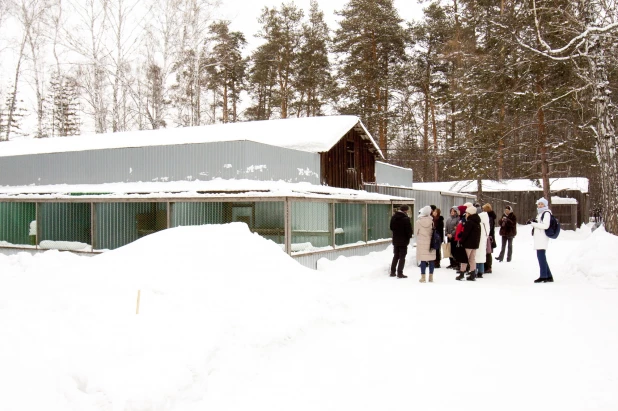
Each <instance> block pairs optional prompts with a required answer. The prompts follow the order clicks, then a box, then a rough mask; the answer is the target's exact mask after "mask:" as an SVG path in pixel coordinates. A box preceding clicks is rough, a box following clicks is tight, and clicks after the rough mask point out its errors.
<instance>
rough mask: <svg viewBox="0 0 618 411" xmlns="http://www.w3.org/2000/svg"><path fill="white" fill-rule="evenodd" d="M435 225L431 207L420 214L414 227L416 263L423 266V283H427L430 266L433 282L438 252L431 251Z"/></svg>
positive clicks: (423, 209) (430, 275)
mask: <svg viewBox="0 0 618 411" xmlns="http://www.w3.org/2000/svg"><path fill="white" fill-rule="evenodd" d="M433 229H434V224H433V217H432V216H431V207H430V206H425V207H423V208H421V211H420V212H419V216H418V220H416V224H415V225H414V230H415V232H414V235H415V237H416V262H417V263H419V262H420V264H421V279H420V280H419V281H420V282H421V283H424V282H425V270H426V269H427V266H428V265H429V282H430V283H432V282H433V270H434V267H435V266H434V262H435V260H436V250H433V249H431V236H432V234H433Z"/></svg>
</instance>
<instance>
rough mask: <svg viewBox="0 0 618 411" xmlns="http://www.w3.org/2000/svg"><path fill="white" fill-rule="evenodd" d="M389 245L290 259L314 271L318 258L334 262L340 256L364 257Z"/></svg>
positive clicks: (376, 245) (344, 249)
mask: <svg viewBox="0 0 618 411" xmlns="http://www.w3.org/2000/svg"><path fill="white" fill-rule="evenodd" d="M390 245H391V243H390V241H384V242H380V243H376V244H368V245H363V246H361V247H349V248H348V247H346V248H339V249H336V250H327V251H319V252H315V253H311V254H301V255H292V258H293V259H295V260H296V261H298V262H299V263H300V264H301V265H304V266H305V267H308V268H311V269H313V270H315V269H317V267H318V260H319V259H320V258H326V259H328V260H331V261H334V260H336V259H337V258H339V257H340V256H345V257H355V256H364V255H367V254H369V253H372V252H376V251H384V250H386V249H387V248H388V247H389V246H390ZM384 270H385V272H386V267H385V268H384Z"/></svg>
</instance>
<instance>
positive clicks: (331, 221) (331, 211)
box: [328, 203, 337, 249]
mask: <svg viewBox="0 0 618 411" xmlns="http://www.w3.org/2000/svg"><path fill="white" fill-rule="evenodd" d="M336 225H337V223H336V221H335V203H330V204H329V207H328V229H329V230H330V237H331V238H330V241H331V244H332V246H333V249H334V248H337V238H336V236H335V229H336V228H337V227H336Z"/></svg>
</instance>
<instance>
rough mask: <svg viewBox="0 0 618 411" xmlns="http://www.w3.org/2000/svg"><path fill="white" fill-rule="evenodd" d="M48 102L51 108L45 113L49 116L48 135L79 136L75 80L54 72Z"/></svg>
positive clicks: (77, 94) (77, 99)
mask: <svg viewBox="0 0 618 411" xmlns="http://www.w3.org/2000/svg"><path fill="white" fill-rule="evenodd" d="M49 101H50V103H51V107H50V108H49V109H48V110H47V111H48V112H49V115H50V116H51V119H50V120H51V121H50V126H49V127H50V135H51V136H52V137H56V136H57V137H66V136H74V135H79V133H80V119H79V93H78V87H77V82H76V80H75V79H74V78H73V77H70V76H67V75H64V74H62V73H57V72H55V73H54V74H53V75H52V78H51V81H50V96H49Z"/></svg>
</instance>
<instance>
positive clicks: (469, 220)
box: [455, 206, 481, 281]
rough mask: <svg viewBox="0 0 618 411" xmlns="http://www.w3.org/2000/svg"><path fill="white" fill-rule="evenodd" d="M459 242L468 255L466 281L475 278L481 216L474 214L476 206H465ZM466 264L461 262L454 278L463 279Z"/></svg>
mask: <svg viewBox="0 0 618 411" xmlns="http://www.w3.org/2000/svg"><path fill="white" fill-rule="evenodd" d="M459 242H460V243H461V245H463V247H464V249H465V250H466V256H467V257H468V265H469V266H470V271H469V276H468V278H466V280H468V281H475V280H476V250H477V248H479V244H480V242H481V218H480V217H479V216H478V215H477V214H476V207H474V206H469V207H468V208H466V224H465V225H464V229H463V232H462V233H461V236H460V240H459ZM465 269H466V264H465V263H461V268H460V273H459V275H458V276H457V278H455V279H456V280H459V281H461V280H463V278H464V274H465V271H464V270H465Z"/></svg>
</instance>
